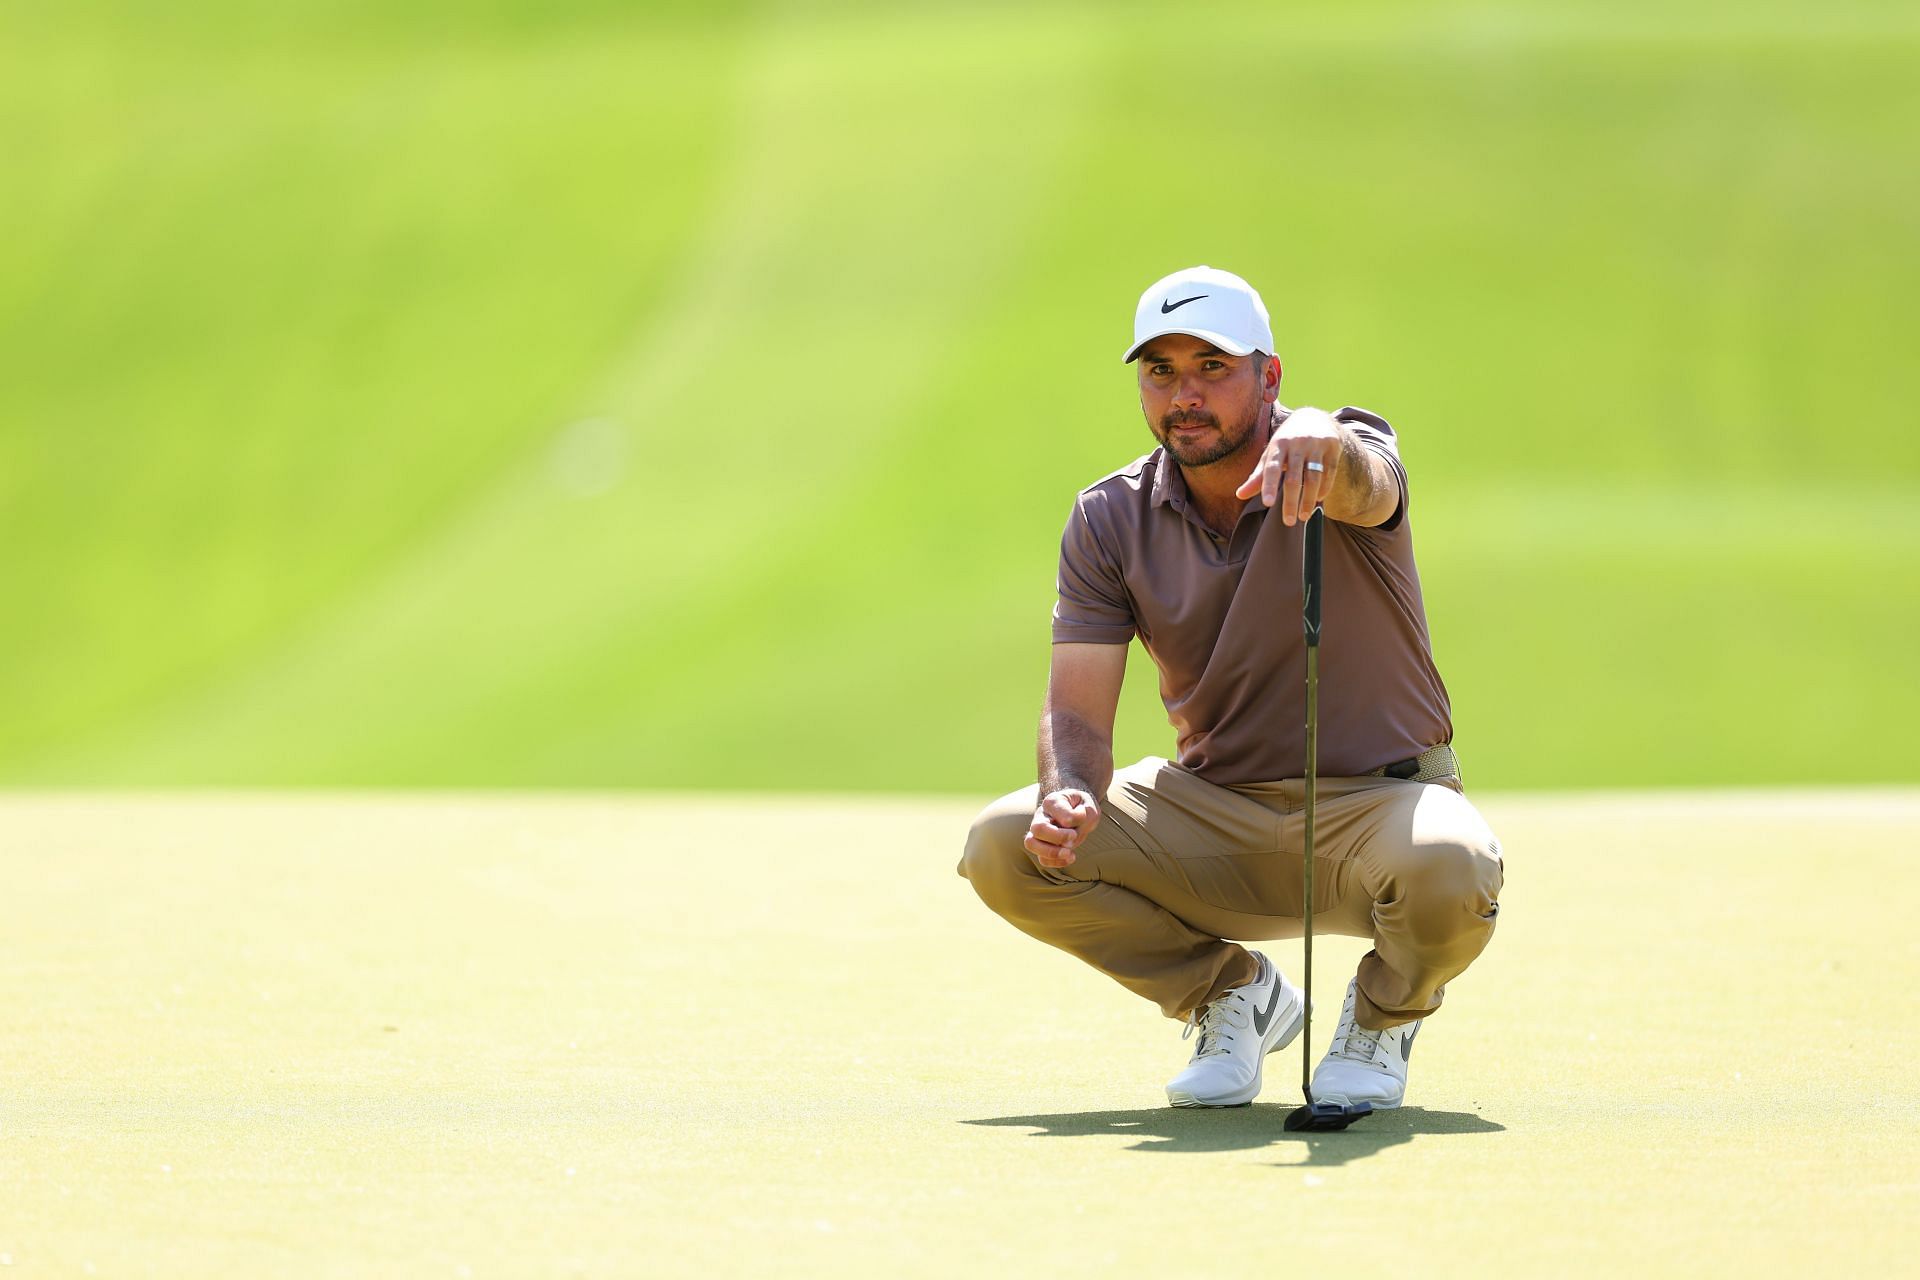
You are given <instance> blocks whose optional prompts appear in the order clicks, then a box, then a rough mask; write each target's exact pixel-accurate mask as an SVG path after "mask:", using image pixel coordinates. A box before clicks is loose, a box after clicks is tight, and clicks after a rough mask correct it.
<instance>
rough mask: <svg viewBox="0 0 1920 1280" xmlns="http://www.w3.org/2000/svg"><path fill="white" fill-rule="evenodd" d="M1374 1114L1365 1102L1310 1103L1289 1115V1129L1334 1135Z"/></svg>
mask: <svg viewBox="0 0 1920 1280" xmlns="http://www.w3.org/2000/svg"><path fill="white" fill-rule="evenodd" d="M1372 1114H1373V1107H1372V1105H1371V1104H1370V1103H1365V1102H1355V1103H1349V1104H1342V1103H1338V1102H1309V1103H1308V1104H1307V1105H1306V1106H1304V1107H1295V1108H1294V1109H1293V1110H1292V1111H1290V1112H1288V1113H1287V1128H1289V1129H1294V1130H1304V1131H1306V1132H1308V1133H1332V1132H1334V1131H1336V1130H1339V1129H1344V1128H1346V1127H1347V1126H1348V1125H1350V1124H1352V1123H1353V1122H1354V1121H1355V1120H1359V1119H1361V1118H1362V1117H1365V1116H1370V1115H1372Z"/></svg>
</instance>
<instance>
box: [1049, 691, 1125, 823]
mask: <svg viewBox="0 0 1920 1280" xmlns="http://www.w3.org/2000/svg"><path fill="white" fill-rule="evenodd" d="M1039 756H1040V794H1041V795H1043V796H1044V795H1047V794H1049V793H1050V792H1054V791H1067V790H1075V791H1084V792H1086V793H1087V794H1088V795H1090V796H1092V797H1093V798H1094V800H1095V802H1096V803H1097V802H1099V801H1100V800H1101V798H1102V797H1104V796H1105V795H1106V794H1107V784H1108V783H1110V782H1112V781H1113V738H1112V737H1111V735H1109V734H1106V733H1102V732H1101V731H1100V730H1099V729H1097V728H1096V727H1094V726H1093V725H1091V724H1088V723H1087V721H1086V720H1084V719H1082V718H1081V717H1080V716H1077V715H1075V714H1074V713H1073V712H1071V711H1067V710H1065V709H1063V708H1060V707H1054V706H1049V707H1047V708H1046V710H1044V711H1042V712H1041V713H1040V734H1039Z"/></svg>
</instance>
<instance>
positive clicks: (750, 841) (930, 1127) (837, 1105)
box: [0, 791, 1920, 1277]
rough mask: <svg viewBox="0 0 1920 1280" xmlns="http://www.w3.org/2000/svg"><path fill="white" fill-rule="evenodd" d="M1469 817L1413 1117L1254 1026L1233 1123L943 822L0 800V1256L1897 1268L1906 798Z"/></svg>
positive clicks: (673, 1270) (851, 811) (1526, 802)
mask: <svg viewBox="0 0 1920 1280" xmlns="http://www.w3.org/2000/svg"><path fill="white" fill-rule="evenodd" d="M1482 803H1483V807H1484V809H1485V810H1486V812H1487V813H1488V815H1489V816H1490V818H1491V819H1492V821H1493V823H1494V825H1495V827H1496V829H1497V830H1498V831H1499V832H1500V834H1501V835H1502V837H1503V841H1504V843H1505V845H1506V848H1507V853H1508V882H1507V889H1506V892H1505V894H1504V896H1503V911H1502V916H1501V925H1500V931H1499V933H1498V935H1497V936H1496V938H1495V941H1494V944H1493V946H1492V948H1491V949H1490V950H1489V951H1488V953H1487V954H1486V955H1485V956H1484V957H1483V958H1482V960H1481V961H1480V962H1479V963H1478V964H1477V965H1476V966H1475V967H1474V968H1473V969H1472V970H1471V971H1470V972H1469V973H1468V974H1467V975H1466V976H1465V977H1463V978H1462V979H1460V980H1459V981H1458V982H1456V983H1455V984H1454V986H1453V989H1452V991H1451V992H1450V993H1449V1001H1448V1006H1447V1008H1446V1010H1445V1011H1444V1012H1443V1014H1441V1015H1440V1016H1437V1017H1436V1018H1434V1019H1433V1020H1432V1021H1431V1022H1430V1023H1429V1025H1428V1026H1427V1028H1426V1030H1425V1031H1424V1032H1423V1034H1422V1036H1421V1038H1420V1042H1419V1050H1420V1051H1419V1053H1418V1054H1417V1055H1416V1059H1415V1062H1414V1064H1413V1088H1412V1093H1411V1094H1410V1098H1409V1101H1410V1104H1411V1105H1410V1106H1409V1107H1408V1108H1406V1109H1405V1110H1403V1111H1401V1112H1399V1113H1397V1114H1393V1115H1382V1116H1378V1117H1375V1118H1373V1119H1370V1120H1368V1121H1367V1122H1365V1123H1364V1125H1362V1126H1359V1127H1356V1128H1355V1129H1353V1130H1351V1131H1349V1132H1348V1133H1346V1134H1341V1135H1321V1136H1314V1137H1310V1138H1309V1137H1302V1136H1299V1135H1290V1134H1287V1133H1285V1132H1283V1130H1282V1129H1281V1120H1282V1118H1283V1116H1284V1114H1285V1112H1286V1110H1287V1109H1288V1108H1289V1107H1290V1106H1291V1105H1292V1102H1293V1099H1294V1090H1295V1087H1296V1084H1295V1080H1296V1077H1295V1074H1294V1073H1295V1071H1296V1070H1297V1059H1296V1058H1295V1057H1294V1056H1293V1055H1292V1054H1291V1053H1288V1054H1285V1055H1281V1056H1278V1057H1275V1058H1273V1059H1271V1060H1270V1074H1269V1080H1268V1088H1267V1093H1266V1095H1265V1097H1264V1098H1263V1100H1262V1101H1261V1102H1260V1103H1258V1104H1256V1105H1255V1106H1253V1107H1251V1108H1247V1109H1241V1110H1234V1111H1227V1112H1203V1113H1194V1112H1176V1111H1172V1110H1170V1109H1168V1108H1166V1107H1165V1106H1164V1105H1163V1099H1162V1095H1161V1093H1160V1087H1161V1085H1162V1083H1163V1082H1164V1080H1165V1078H1166V1077H1167V1076H1168V1075H1169V1074H1171V1072H1172V1071H1174V1070H1176V1069H1177V1068H1178V1066H1179V1065H1180V1063H1181V1062H1183V1061H1184V1058H1185V1054H1184V1052H1183V1049H1184V1046H1182V1044H1181V1043H1180V1040H1179V1037H1178V1034H1177V1031H1176V1028H1175V1027H1174V1026H1173V1025H1172V1024H1170V1023H1168V1022H1166V1021H1165V1020H1163V1019H1161V1018H1160V1017H1159V1016H1158V1014H1157V1013H1155V1012H1154V1011H1152V1010H1151V1009H1149V1008H1148V1007H1146V1006H1144V1005H1143V1004H1142V1003H1140V1002H1139V1001H1137V1000H1135V999H1134V998H1133V997H1130V996H1127V995H1126V994H1125V993H1123V992H1121V991H1120V990H1119V989H1118V988H1117V987H1114V986H1112V985H1111V984H1109V983H1107V982H1106V981H1105V980H1104V979H1101V978H1098V977H1097V976H1096V975H1094V974H1092V973H1091V972H1090V971H1088V970H1085V969H1083V968H1081V967H1079V966H1078V965H1077V964H1076V962H1073V961H1071V960H1069V959H1067V958H1065V957H1063V956H1060V955H1058V954H1056V953H1052V952H1050V951H1048V950H1046V949H1044V948H1042V947H1041V946H1040V945H1039V944H1037V943H1034V942H1032V941H1030V940H1028V939H1026V938H1024V937H1023V936H1021V935H1019V934H1017V933H1015V932H1014V931H1013V930H1012V929H1011V928H1009V927H1008V926H1006V925H1005V924H1003V923H1001V922H999V921H998V920H996V919H994V918H993V917H992V916H991V915H989V914H988V913H987V912H986V911H985V909H984V908H983V907H981V906H980V905H979V904H978V902H977V901H976V900H975V899H974V898H973V895H972V893H971V892H970V890H969V889H968V888H967V886H966V885H965V883H964V882H962V881H961V880H959V879H958V878H956V877H955V876H954V875H953V873H952V864H953V860H954V856H955V854H956V852H957V847H958V844H959V841H960V839H961V836H962V833H963V831H964V829H965V825H966V823H967V820H968V819H969V817H970V816H971V805H967V804H960V803H956V802H953V801H939V802H923V801H909V800H904V799H903V800H896V801H871V800H869V801H854V800H828V799H819V800H795V799H782V800H775V799H771V798H750V797H709V798H704V799H697V800H689V799H671V798H658V799H622V798H614V797H598V798H596V797H548V798H543V799H529V798H526V797H515V796H494V797H486V798H479V797H469V796H456V795H434V796H423V797H418V798H413V799H398V798H391V797H380V796H374V795H359V796H353V795H338V796H316V797H307V798H288V797H276V796H254V797H247V798H232V797H219V796H208V797H201V798H195V799H187V798H176V799H147V798H140V797H136V796H104V795H102V796H66V797H46V798H36V797H23V796H16V797H12V798H9V799H7V800H5V801H4V802H0V866H3V867H4V870H5V872H6V873H7V875H6V879H7V883H8V885H9V890H8V908H9V910H8V912H7V920H8V923H7V926H6V928H5V930H4V931H0V981H4V983H5V986H6V989H7V991H8V992H9V996H8V1016H7V1020H6V1022H7V1032H6V1040H7V1052H6V1063H7V1071H6V1075H7V1079H6V1086H5V1089H4V1091H3V1092H0V1203H4V1205H5V1211H4V1213H3V1214H0V1255H4V1258H3V1259H0V1260H3V1261H5V1262H9V1263H11V1264H13V1265H15V1266H18V1267H20V1268H21V1274H28V1275H53V1274H58V1275H82V1274H97V1275H102V1276H110V1275H128V1274H139V1275H168V1276H204V1275H237V1274H274V1275H286V1276H325V1275H335V1276H348V1275H353V1276H369V1275H407V1276H440V1275H444V1276H456V1277H457V1276H481V1277H484V1276H519V1275H533V1274H537V1275H555V1276H559V1275H607V1274H617V1275H661V1276H678V1275H703V1276H715V1275H720V1276H736V1275H737V1276H766V1275H797V1276H834V1277H847V1276H866V1275H883V1274H885V1275H902V1274H916V1275H918V1274H928V1275H941V1276H947V1275H950V1276H978V1275H981V1274H983V1273H984V1274H1003V1275H1009V1276H1025V1275H1049V1276H1054V1275H1092V1274H1107V1275H1120V1276H1135V1275H1139V1276H1158V1275H1168V1274H1185V1273H1189V1272H1195V1271H1202V1270H1205V1271H1210V1272H1221V1273H1227V1272H1231V1273H1234V1274H1253V1273H1259V1274H1266V1273H1276V1274H1277V1273H1299V1274H1334V1273H1336V1272H1347V1271H1351V1270H1353V1269H1355V1268H1356V1267H1358V1268H1360V1269H1366V1270H1372V1269H1377V1268H1378V1267H1383V1266H1384V1267H1389V1268H1390V1269H1394V1270H1398V1271H1401V1272H1405V1273H1409V1274H1417V1275H1438V1276H1448V1275H1459V1276H1486V1275H1541V1276H1547V1275H1553V1276H1562V1275H1576V1276H1577V1275H1592V1276H1602V1275H1607V1276H1614V1275H1622V1274H1635V1275H1639V1274H1652V1275H1676V1276H1681V1275H1689V1276H1691V1275H1702V1274H1745V1275H1757V1276H1758V1275H1765V1276H1773V1275H1780V1276H1793V1275H1806V1274H1810V1273H1819V1274H1836V1275H1863V1274H1891V1273H1892V1272H1893V1271H1896V1270H1898V1269H1899V1267H1900V1266H1902V1265H1903V1264H1904V1259H1905V1258H1906V1257H1907V1256H1909V1255H1910V1253H1911V1251H1912V1249H1913V1248H1914V1247H1915V1245H1916V1244H1920V1234H1917V1233H1916V1227H1915V1225H1914V1224H1915V1222H1916V1221H1920V1160H1917V1159H1916V1156H1915V1154H1914V1151H1915V1142H1916V1139H1920V1088H1916V1085H1915V1083H1914V1077H1913V1073H1912V1071H1911V1063H1912V1062H1913V1060H1914V1058H1915V1055H1916V1053H1917V1052H1920V1040H1917V1039H1916V1032H1915V1030H1914V1025H1913V1020H1912V1018H1911V1017H1910V1016H1908V1012H1909V1011H1908V1008H1907V1004H1906V1003H1905V999H1904V996H1903V995H1902V993H1903V992H1906V991H1909V990H1911V989H1912V987H1913V985H1914V983H1915V981H1916V980H1920V945H1917V944H1916V943H1915V941H1914V940H1913V937H1912V931H1911V930H1910V929H1908V928H1907V927H1906V923H1905V911H1906V903H1905V901H1904V897H1903V895H1902V894H1901V892H1900V888H1899V887H1900V886H1901V885H1903V884H1904V883H1906V881H1907V880H1908V879H1909V878H1910V877H1909V874H1908V873H1909V869H1910V868H1911V866H1912V865H1913V860H1914V859H1915V857H1916V856H1920V836H1917V835H1916V833H1917V832H1920V795H1916V794H1915V793H1913V792H1911V791H1889V792H1880V793H1875V792H1812V791H1809V792H1780V793H1759V792H1752V793H1744V794H1740V793H1731V794H1717V795H1716V794H1706V793H1701V794H1687V793H1668V794H1640V795H1629V796H1616V797H1614V798H1610V799H1598V798H1591V797H1578V796H1562V797H1537V798H1531V799H1522V798H1516V797H1510V796H1495V797H1490V798H1485V799H1483V801H1482ZM1356 950H1357V944H1355V943H1353V942H1352V941H1330V942H1327V943H1325V944H1324V947H1323V950H1322V953H1321V954H1322V957H1324V959H1325V964H1324V966H1317V967H1318V968H1319V969H1320V972H1319V975H1318V976H1319V977H1320V978H1321V979H1322V987H1321V990H1320V991H1319V996H1320V1003H1321V1006H1322V1007H1323V1008H1324V1007H1325V1006H1326V1005H1327V1004H1328V1003H1329V1002H1331V1001H1333V1000H1335V999H1337V996H1338V989H1339V985H1340V982H1341V980H1342V978H1343V971H1344V970H1345V969H1346V967H1347V966H1348V965H1350V964H1351V962H1352V960H1353V959H1354V958H1355V955H1356ZM1272 952H1273V954H1274V955H1275V957H1276V959H1277V960H1278V961H1279V962H1280V963H1281V964H1282V965H1283V966H1297V960H1298V948H1297V946H1296V945H1295V944H1273V946H1272ZM1317 958H1318V957H1317ZM1317 1035H1318V1036H1321V1037H1324V1035H1325V1031H1324V1030H1321V1031H1319V1032H1317ZM1383 1259H1384V1260H1385V1261H1382V1260H1383Z"/></svg>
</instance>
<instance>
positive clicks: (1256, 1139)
mask: <svg viewBox="0 0 1920 1280" xmlns="http://www.w3.org/2000/svg"><path fill="white" fill-rule="evenodd" d="M1292 1110H1293V1108H1292V1107H1291V1106H1279V1105H1276V1104H1272V1103H1256V1104H1254V1105H1253V1106H1250V1107H1220V1108H1198V1107H1196V1108H1184V1107H1152V1108H1149V1109H1147V1110H1144V1111H1081V1112H1068V1113H1066V1114H1063V1115H1053V1116H997V1117H995V1118H993V1119H989V1120H963V1121H961V1123H962V1124H976V1125H986V1126H990V1127H998V1128H1011V1129H1037V1130H1039V1132H1037V1133H1034V1134H1030V1135H1029V1136H1030V1137H1035V1138H1096V1137H1098V1138H1115V1137H1124V1138H1138V1139H1139V1141H1138V1142H1135V1143H1134V1144H1133V1145H1132V1146H1130V1147H1128V1148H1127V1149H1128V1150H1129V1151H1256V1150H1259V1149H1260V1148H1262V1147H1274V1148H1276V1149H1278V1150H1280V1151H1286V1150H1288V1149H1292V1150H1296V1151H1299V1150H1304V1152H1305V1158H1304V1159H1299V1160H1286V1161H1282V1162H1281V1163H1282V1164H1283V1165H1284V1166H1285V1167H1287V1168H1292V1167H1294V1166H1296V1165H1340V1164H1348V1163H1350V1162H1352V1161H1354V1160H1359V1159H1361V1158H1363V1157H1365V1156H1371V1155H1377V1154H1378V1153H1379V1152H1381V1151H1384V1150H1386V1149H1387V1148H1388V1147H1397V1146H1400V1145H1401V1144H1402V1143H1407V1142H1412V1141H1413V1140H1414V1138H1416V1137H1418V1136H1420V1135H1422V1134H1459V1133H1504V1132H1506V1126H1505V1125H1500V1124H1496V1123H1494V1122H1493V1121H1491V1120H1488V1119H1486V1118H1485V1117H1483V1116H1479V1115H1475V1114H1474V1113H1473V1112H1470V1111H1429V1110H1427V1109H1426V1108H1425V1107H1400V1108H1398V1109H1396V1110H1393V1111H1380V1112H1376V1113H1375V1114H1373V1115H1370V1116H1368V1117H1367V1118H1366V1119H1364V1120H1362V1121H1359V1122H1358V1123H1357V1124H1355V1125H1354V1126H1353V1128H1351V1129H1347V1130H1344V1131H1342V1132H1339V1133H1290V1132H1288V1131H1287V1129H1286V1128H1285V1122H1286V1119H1287V1113H1288V1112H1290V1111H1292Z"/></svg>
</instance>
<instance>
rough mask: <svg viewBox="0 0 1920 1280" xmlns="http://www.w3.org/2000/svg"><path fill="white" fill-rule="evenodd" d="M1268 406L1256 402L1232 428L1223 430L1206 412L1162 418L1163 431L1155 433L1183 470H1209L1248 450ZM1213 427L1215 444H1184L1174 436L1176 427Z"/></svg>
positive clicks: (1187, 442)
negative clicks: (1207, 468)
mask: <svg viewBox="0 0 1920 1280" xmlns="http://www.w3.org/2000/svg"><path fill="white" fill-rule="evenodd" d="M1264 407H1265V406H1264V405H1263V404H1262V403H1261V402H1260V401H1258V400H1256V401H1255V402H1254V403H1253V404H1252V405H1251V406H1250V407H1249V408H1248V409H1247V410H1246V412H1245V413H1243V414H1241V415H1239V421H1237V422H1236V423H1235V424H1234V425H1233V426H1232V427H1222V426H1221V425H1220V419H1219V418H1218V417H1217V416H1215V415H1214V414H1211V413H1208V412H1207V411H1206V410H1204V409H1202V410H1200V411H1198V412H1196V413H1181V412H1172V413H1166V414H1162V415H1161V417H1160V429H1159V430H1158V431H1156V432H1154V435H1155V436H1156V437H1158V439H1159V441H1160V445H1161V447H1162V448H1164V449H1165V450H1166V451H1167V453H1168V454H1170V455H1171V456H1172V458H1173V460H1174V461H1175V462H1177V463H1179V464H1180V465H1181V466H1182V467H1207V466H1212V465H1213V464H1214V463H1216V462H1219V461H1220V460H1221V459H1222V458H1230V457H1232V456H1233V455H1234V454H1235V453H1237V452H1239V451H1240V450H1241V449H1242V448H1244V447H1245V446H1246V443H1247V441H1248V440H1250V439H1252V438H1253V429H1254V427H1255V426H1256V425H1257V424H1258V423H1259V421H1260V411H1261V409H1263V408H1264ZM1180 426H1188V427H1213V428H1214V429H1215V435H1214V437H1213V439H1212V440H1211V441H1200V440H1181V439H1179V438H1177V437H1176V436H1175V435H1174V434H1173V429H1174V428H1175V427H1180Z"/></svg>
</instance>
